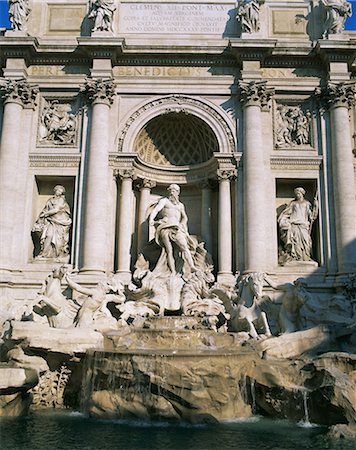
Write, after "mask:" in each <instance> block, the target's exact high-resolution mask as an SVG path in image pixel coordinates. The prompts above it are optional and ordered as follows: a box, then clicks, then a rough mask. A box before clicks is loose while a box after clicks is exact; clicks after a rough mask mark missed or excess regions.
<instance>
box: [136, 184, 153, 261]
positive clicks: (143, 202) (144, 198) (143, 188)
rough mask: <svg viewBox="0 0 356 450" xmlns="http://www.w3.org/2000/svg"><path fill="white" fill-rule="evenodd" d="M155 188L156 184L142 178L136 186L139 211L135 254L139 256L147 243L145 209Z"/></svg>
mask: <svg viewBox="0 0 356 450" xmlns="http://www.w3.org/2000/svg"><path fill="white" fill-rule="evenodd" d="M155 186H156V182H155V181H153V180H148V179H147V178H144V179H142V180H141V181H140V183H139V184H138V188H139V190H140V200H139V210H138V219H137V231H138V233H137V234H138V237H137V254H140V253H141V251H142V249H143V247H144V246H145V245H146V244H147V243H148V239H149V236H148V223H147V217H146V214H147V208H148V207H149V201H150V196H151V189H152V188H154V187H155Z"/></svg>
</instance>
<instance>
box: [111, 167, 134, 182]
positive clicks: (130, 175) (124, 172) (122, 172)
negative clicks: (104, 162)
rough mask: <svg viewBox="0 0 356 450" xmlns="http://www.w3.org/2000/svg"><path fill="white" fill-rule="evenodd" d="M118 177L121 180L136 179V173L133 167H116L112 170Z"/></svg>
mask: <svg viewBox="0 0 356 450" xmlns="http://www.w3.org/2000/svg"><path fill="white" fill-rule="evenodd" d="M114 173H115V174H116V175H117V176H118V177H119V178H120V179H121V181H123V180H131V181H133V180H136V178H137V177H136V173H135V170H134V169H117V170H115V172H114Z"/></svg>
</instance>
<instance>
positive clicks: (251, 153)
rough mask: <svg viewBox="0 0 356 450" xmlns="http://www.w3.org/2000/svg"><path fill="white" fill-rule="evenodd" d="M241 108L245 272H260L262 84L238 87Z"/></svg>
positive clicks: (262, 244)
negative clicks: (242, 114) (242, 126)
mask: <svg viewBox="0 0 356 450" xmlns="http://www.w3.org/2000/svg"><path fill="white" fill-rule="evenodd" d="M240 89H241V100H242V103H243V105H244V151H243V158H244V159H243V170H244V215H245V222H244V229H245V270H246V271H248V272H253V271H263V270H264V268H265V264H266V252H265V245H266V233H265V230H266V226H267V223H266V222H267V220H268V219H267V217H266V214H265V209H264V204H265V195H264V193H265V177H266V174H267V171H266V167H265V161H264V156H263V138H262V113H261V108H262V106H263V104H267V102H268V99H269V96H270V95H271V92H270V91H268V90H267V89H266V86H265V84H264V83H254V82H251V83H249V84H247V85H246V84H245V85H244V84H242V85H240Z"/></svg>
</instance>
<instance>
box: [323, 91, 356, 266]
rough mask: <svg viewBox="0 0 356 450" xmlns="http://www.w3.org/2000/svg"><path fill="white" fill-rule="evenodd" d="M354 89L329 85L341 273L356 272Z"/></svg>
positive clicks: (338, 251)
mask: <svg viewBox="0 0 356 450" xmlns="http://www.w3.org/2000/svg"><path fill="white" fill-rule="evenodd" d="M354 90H355V89H354V87H353V86H352V85H347V84H346V85H345V84H339V85H329V87H328V92H327V93H328V100H329V105H330V122H331V145H332V163H333V164H332V172H333V182H334V199H335V225H336V248H337V256H338V267H339V271H340V272H342V273H344V272H352V271H355V270H356V201H355V182H354V168H353V154H352V141H351V129H350V119H349V106H350V105H351V103H352V102H353V99H354Z"/></svg>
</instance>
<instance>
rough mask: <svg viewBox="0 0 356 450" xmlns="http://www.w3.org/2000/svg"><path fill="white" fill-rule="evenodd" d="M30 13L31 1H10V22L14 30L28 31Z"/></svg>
mask: <svg viewBox="0 0 356 450" xmlns="http://www.w3.org/2000/svg"><path fill="white" fill-rule="evenodd" d="M30 11H31V10H30V8H29V0H9V20H10V22H11V25H12V29H13V30H15V31H25V30H26V26H27V18H28V15H29V14H30Z"/></svg>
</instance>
